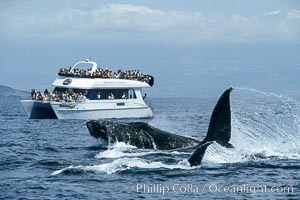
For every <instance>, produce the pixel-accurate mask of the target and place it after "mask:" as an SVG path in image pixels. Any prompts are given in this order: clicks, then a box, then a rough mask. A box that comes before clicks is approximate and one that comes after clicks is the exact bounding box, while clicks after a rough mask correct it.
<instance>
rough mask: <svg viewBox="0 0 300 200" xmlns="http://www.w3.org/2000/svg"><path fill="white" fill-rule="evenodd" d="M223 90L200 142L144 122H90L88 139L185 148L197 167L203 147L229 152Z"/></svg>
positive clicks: (226, 96) (227, 98)
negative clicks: (188, 148)
mask: <svg viewBox="0 0 300 200" xmlns="http://www.w3.org/2000/svg"><path fill="white" fill-rule="evenodd" d="M231 91H232V88H229V89H227V90H226V91H225V92H224V93H223V94H222V96H221V97H220V98H219V100H218V102H217V104H216V106H215V108H214V110H213V112H212V115H211V118H210V123H209V127H208V131H207V134H206V137H205V138H204V140H203V141H199V140H197V139H194V138H190V137H185V136H180V135H176V134H173V133H169V132H167V131H163V130H160V129H158V128H155V127H153V126H151V125H149V124H147V123H144V122H132V123H126V124H125V123H114V122H109V121H102V120H91V121H88V122H87V127H88V129H89V132H90V134H91V136H93V137H95V138H101V139H102V140H104V141H106V142H108V143H110V144H111V143H114V142H117V141H118V142H124V143H127V144H130V145H133V146H136V147H138V148H145V149H153V148H154V149H161V150H171V149H180V148H186V147H193V149H196V150H195V151H194V152H193V153H192V155H191V157H190V158H189V159H188V161H189V163H190V165H191V166H197V165H200V164H201V161H202V158H203V156H204V153H205V151H206V149H207V147H208V146H209V145H210V144H212V143H213V142H217V143H218V144H220V145H222V146H225V147H228V148H231V147H232V145H231V144H230V143H229V140H230V138H231V111H230V93H231Z"/></svg>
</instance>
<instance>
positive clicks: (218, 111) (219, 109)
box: [188, 87, 233, 166]
mask: <svg viewBox="0 0 300 200" xmlns="http://www.w3.org/2000/svg"><path fill="white" fill-rule="evenodd" d="M232 90H233V88H232V87H230V88H229V89H227V90H225V92H224V93H223V94H222V96H221V97H220V98H219V100H218V102H217V104H216V106H215V108H214V110H213V112H212V115H211V118H210V122H209V127H208V130H207V134H206V137H205V138H204V140H203V141H202V142H201V143H200V144H199V146H198V148H197V149H196V150H195V151H194V152H193V154H192V156H191V157H190V158H189V159H188V161H189V162H190V164H191V166H196V165H200V163H201V161H202V158H203V156H204V153H205V151H206V149H207V147H208V146H209V145H210V144H212V143H213V141H215V142H217V143H218V144H220V145H222V146H224V147H227V148H232V147H233V146H232V145H231V144H230V143H229V140H230V138H231V112H230V93H231V91H232Z"/></svg>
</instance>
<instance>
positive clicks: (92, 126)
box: [86, 120, 108, 142]
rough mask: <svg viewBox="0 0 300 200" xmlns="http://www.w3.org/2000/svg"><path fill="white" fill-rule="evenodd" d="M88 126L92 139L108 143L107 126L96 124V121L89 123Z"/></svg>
mask: <svg viewBox="0 0 300 200" xmlns="http://www.w3.org/2000/svg"><path fill="white" fill-rule="evenodd" d="M86 125H87V128H88V129H89V132H90V135H91V136H92V137H94V138H97V139H102V140H104V141H105V142H108V131H107V128H106V126H105V125H103V124H100V123H96V121H95V120H92V121H88V122H87V123H86Z"/></svg>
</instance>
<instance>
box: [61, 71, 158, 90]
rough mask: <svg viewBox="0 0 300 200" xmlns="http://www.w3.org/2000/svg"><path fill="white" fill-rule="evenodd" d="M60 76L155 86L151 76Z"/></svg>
mask: <svg viewBox="0 0 300 200" xmlns="http://www.w3.org/2000/svg"><path fill="white" fill-rule="evenodd" d="M58 75H59V76H65V77H77V78H101V79H121V80H134V81H141V82H146V83H148V84H149V85H150V86H151V87H152V86H153V85H154V77H153V76H151V75H143V76H130V77H128V76H122V77H107V76H97V75H84V74H80V75H77V74H66V73H60V72H59V73H58Z"/></svg>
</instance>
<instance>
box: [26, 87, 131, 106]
mask: <svg viewBox="0 0 300 200" xmlns="http://www.w3.org/2000/svg"><path fill="white" fill-rule="evenodd" d="M90 96H91V95H90ZM31 98H32V100H39V101H57V102H61V101H62V102H78V103H79V102H86V101H88V100H90V99H89V98H87V94H85V93H82V92H74V91H72V92H68V91H67V90H66V91H53V92H49V91H48V90H47V89H45V91H44V92H41V91H38V90H35V89H32V90H31ZM119 98H122V99H128V97H127V95H126V93H125V92H123V93H122V96H121V97H119ZM100 99H115V95H114V93H113V92H108V93H107V96H106V97H103V96H101V94H100V92H97V93H96V94H92V98H91V100H100Z"/></svg>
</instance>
